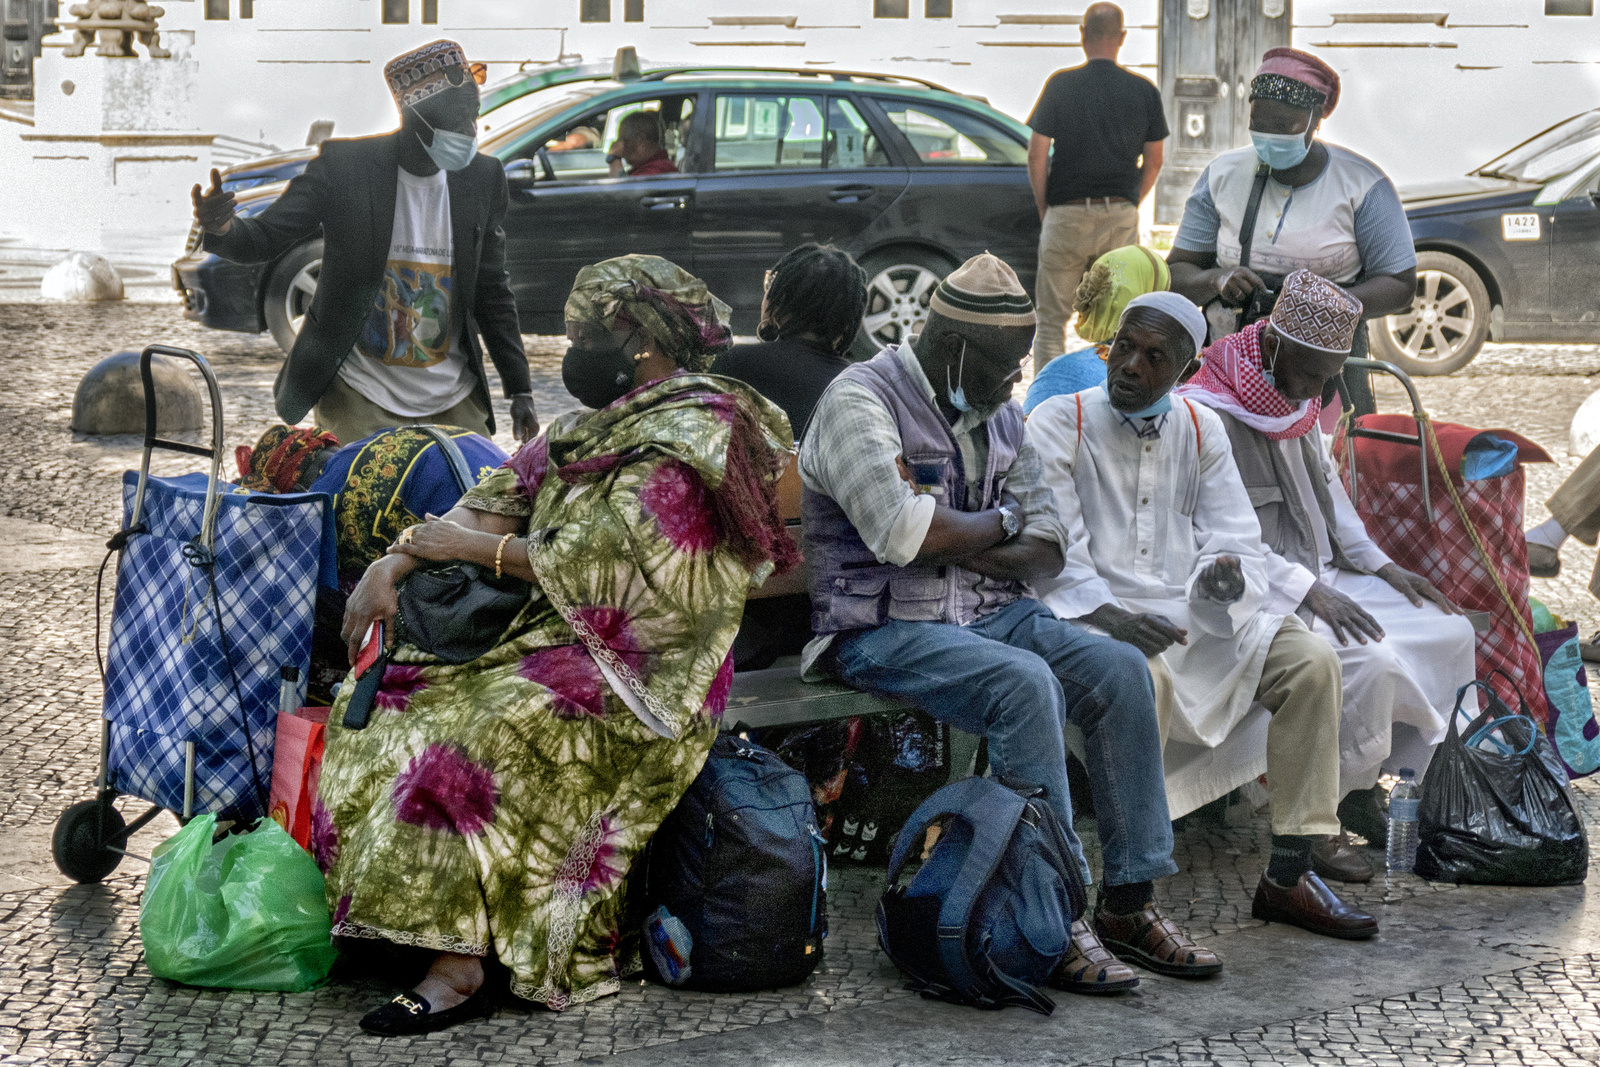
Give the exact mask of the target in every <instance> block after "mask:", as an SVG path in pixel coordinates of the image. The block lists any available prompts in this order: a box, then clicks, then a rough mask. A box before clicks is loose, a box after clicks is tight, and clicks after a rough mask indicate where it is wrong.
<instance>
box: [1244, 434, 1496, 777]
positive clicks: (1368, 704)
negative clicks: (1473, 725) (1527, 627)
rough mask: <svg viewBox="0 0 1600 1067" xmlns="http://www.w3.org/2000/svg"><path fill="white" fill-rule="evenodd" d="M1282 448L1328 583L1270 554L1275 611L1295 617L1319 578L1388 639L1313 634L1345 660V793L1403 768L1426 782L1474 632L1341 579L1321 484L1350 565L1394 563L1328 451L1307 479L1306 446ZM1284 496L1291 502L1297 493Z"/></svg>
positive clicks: (1366, 582)
mask: <svg viewBox="0 0 1600 1067" xmlns="http://www.w3.org/2000/svg"><path fill="white" fill-rule="evenodd" d="M1276 446H1277V448H1278V450H1279V451H1280V452H1281V453H1282V454H1283V457H1284V460H1285V461H1286V462H1287V464H1288V467H1289V470H1290V471H1292V472H1293V475H1294V481H1295V484H1294V487H1293V488H1294V489H1295V490H1296V491H1297V492H1298V494H1299V496H1300V500H1301V502H1302V504H1304V505H1305V506H1306V511H1307V513H1308V514H1309V515H1310V516H1311V529H1312V533H1313V535H1314V536H1315V537H1316V542H1317V558H1318V560H1320V562H1321V566H1320V572H1321V573H1320V574H1317V575H1313V574H1312V573H1311V572H1310V571H1309V570H1307V569H1306V568H1305V567H1302V566H1300V565H1299V564H1297V563H1291V562H1289V561H1288V560H1287V559H1285V558H1284V557H1282V556H1280V555H1278V554H1277V553H1275V552H1269V553H1268V554H1267V582H1268V585H1269V586H1270V587H1271V589H1272V593H1271V596H1270V597H1269V598H1268V601H1267V604H1266V607H1267V610H1269V611H1278V612H1284V613H1287V612H1291V611H1293V610H1295V607H1296V606H1297V605H1298V604H1299V603H1300V602H1301V601H1302V600H1304V599H1305V595H1306V590H1308V589H1310V588H1311V583H1312V582H1314V581H1316V580H1317V578H1321V579H1322V581H1323V582H1324V583H1325V584H1327V585H1330V586H1332V587H1333V588H1334V589H1337V590H1338V591H1339V592H1341V593H1343V594H1344V595H1345V596H1347V597H1349V598H1350V599H1351V600H1354V601H1355V602H1356V603H1357V604H1359V605H1361V607H1362V608H1363V609H1364V610H1365V611H1366V612H1367V614H1369V615H1371V616H1372V617H1373V618H1374V619H1376V620H1378V625H1379V626H1381V627H1382V628H1383V632H1384V635H1385V636H1384V639H1383V640H1382V641H1378V642H1373V641H1370V640H1369V641H1368V643H1367V644H1365V645H1363V644H1360V643H1358V642H1357V641H1355V640H1354V639H1350V643H1349V644H1348V645H1341V644H1339V641H1338V639H1337V638H1336V637H1334V636H1333V630H1332V628H1331V627H1329V626H1328V624H1327V623H1325V622H1323V621H1322V620H1321V619H1317V620H1316V621H1315V623H1314V624H1313V625H1312V627H1311V628H1312V631H1313V632H1314V633H1317V634H1320V635H1322V636H1323V637H1325V638H1327V640H1328V643H1329V644H1330V645H1332V646H1333V650H1334V651H1335V652H1337V653H1338V654H1339V666H1340V668H1341V671H1342V674H1343V677H1344V716H1343V718H1342V719H1341V721H1340V729H1339V770H1340V776H1341V779H1342V784H1343V786H1344V788H1346V789H1354V788H1359V787H1362V786H1367V785H1371V784H1373V783H1374V782H1376V781H1377V777H1378V773H1379V771H1380V770H1386V771H1389V772H1391V773H1393V772H1395V771H1398V770H1399V769H1400V767H1402V766H1406V767H1411V768H1412V769H1414V770H1415V771H1416V772H1417V775H1418V776H1419V777H1420V776H1421V775H1422V774H1423V772H1424V771H1425V770H1426V769H1427V764H1428V761H1429V759H1431V758H1432V755H1433V748H1434V746H1435V745H1437V744H1438V743H1439V742H1440V741H1441V740H1442V739H1443V738H1444V734H1445V730H1446V729H1447V728H1448V727H1449V724H1450V712H1451V710H1452V709H1453V708H1454V706H1455V696H1456V690H1457V689H1459V688H1461V686H1463V685H1465V684H1467V683H1468V682H1470V681H1472V679H1473V677H1474V676H1475V672H1476V661H1475V659H1474V652H1475V640H1476V639H1475V636H1474V634H1473V631H1472V624H1471V623H1470V622H1469V621H1468V620H1467V619H1466V617H1465V616H1461V615H1446V614H1445V613H1444V612H1442V611H1440V610H1439V609H1438V608H1437V607H1435V606H1433V605H1432V604H1430V603H1426V602H1424V604H1423V606H1422V607H1420V608H1419V607H1416V606H1414V605H1413V604H1412V603H1411V602H1410V601H1409V600H1407V599H1406V598H1405V596H1404V595H1403V594H1402V593H1400V592H1399V591H1398V590H1397V589H1395V588H1394V587H1393V586H1391V585H1390V584H1389V583H1388V582H1386V581H1384V580H1383V579H1382V578H1377V577H1373V576H1371V575H1367V574H1356V573H1354V572H1351V571H1341V570H1337V569H1336V568H1335V567H1334V566H1333V548H1332V546H1331V545H1330V544H1329V542H1328V532H1327V528H1326V527H1325V525H1324V524H1323V523H1322V522H1320V521H1318V518H1319V513H1318V509H1317V500H1316V497H1315V495H1313V494H1314V490H1313V488H1312V486H1313V483H1312V481H1311V478H1312V477H1313V476H1315V477H1319V478H1321V479H1323V480H1324V481H1325V482H1327V485H1328V494H1329V496H1330V497H1331V498H1332V501H1333V511H1334V525H1335V528H1336V530H1337V531H1338V534H1339V545H1340V547H1341V548H1343V549H1344V553H1345V555H1346V556H1348V557H1349V558H1350V561H1351V562H1352V563H1354V564H1355V565H1356V566H1358V567H1362V568H1364V569H1366V570H1369V571H1376V570H1378V568H1380V567H1382V566H1384V565H1385V564H1387V563H1390V562H1392V561H1391V560H1390V559H1389V557H1388V555H1387V554H1385V553H1384V551H1383V549H1381V548H1379V547H1378V546H1377V544H1376V543H1374V542H1373V540H1372V538H1371V537H1370V536H1368V534H1367V528H1366V525H1365V524H1364V523H1363V522H1362V521H1361V516H1360V515H1359V514H1357V513H1356V509H1355V508H1354V507H1353V506H1352V505H1351V503H1350V497H1349V495H1348V494H1347V493H1346V492H1345V489H1344V484H1343V482H1342V481H1341V480H1340V478H1339V477H1338V469H1337V468H1336V467H1335V466H1334V462H1333V458H1332V457H1331V456H1330V455H1328V452H1327V449H1326V446H1324V448H1323V451H1322V453H1321V464H1320V469H1319V470H1317V471H1315V472H1312V471H1309V470H1307V468H1306V464H1305V460H1304V458H1303V456H1304V453H1303V452H1302V451H1301V448H1300V442H1299V441H1297V440H1295V441H1278V442H1276ZM1283 489H1284V491H1285V492H1288V491H1289V489H1290V487H1289V486H1284V487H1283ZM1474 706H1475V705H1474ZM1396 727H1400V729H1396Z"/></svg>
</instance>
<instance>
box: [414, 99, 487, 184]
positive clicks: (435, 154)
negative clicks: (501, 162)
mask: <svg viewBox="0 0 1600 1067" xmlns="http://www.w3.org/2000/svg"><path fill="white" fill-rule="evenodd" d="M412 113H413V114H415V115H416V116H417V118H419V119H422V124H423V125H424V126H426V127H428V129H430V130H433V143H432V144H431V145H430V144H424V145H423V146H422V149H423V151H425V152H427V153H428V158H429V159H431V160H433V162H434V165H435V166H437V167H438V168H439V169H440V170H448V171H457V170H465V169H466V167H467V164H469V163H471V162H472V159H473V157H474V156H476V155H477V154H478V131H477V128H476V127H474V128H473V131H472V133H471V134H470V135H468V134H465V133H453V132H451V131H450V130H438V129H434V126H433V123H431V122H429V121H428V120H427V119H423V118H422V112H420V111H417V110H416V109H414V108H413V109H412ZM417 141H418V142H419V143H420V142H421V141H422V137H421V136H420V135H418V137H417Z"/></svg>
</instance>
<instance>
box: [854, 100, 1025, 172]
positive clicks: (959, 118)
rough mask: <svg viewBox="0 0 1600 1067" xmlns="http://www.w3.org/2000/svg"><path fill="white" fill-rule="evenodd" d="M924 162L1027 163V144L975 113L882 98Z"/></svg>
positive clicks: (891, 119) (892, 120)
mask: <svg viewBox="0 0 1600 1067" xmlns="http://www.w3.org/2000/svg"><path fill="white" fill-rule="evenodd" d="M878 103H879V104H881V105H882V106H883V110H884V111H885V112H887V113H888V115H889V121H890V122H892V123H894V124H895V125H896V126H898V127H899V128H900V132H901V133H903V134H905V135H906V139H907V140H908V141H910V142H911V147H912V148H913V149H915V150H916V153H917V156H918V157H919V158H920V159H921V160H922V162H924V163H932V164H936V165H940V164H944V165H948V164H958V165H960V164H985V163H987V164H994V165H1001V166H1017V165H1026V164H1027V162H1028V149H1027V146H1025V145H1023V144H1021V143H1019V142H1018V141H1017V140H1016V138H1014V137H1012V136H1011V135H1010V134H1008V133H1006V132H1005V131H1003V130H1001V129H1000V128H999V127H997V126H994V125H992V124H990V123H988V122H986V121H984V120H983V119H980V118H978V117H977V116H975V115H969V114H967V113H965V112H962V111H959V110H957V109H955V108H947V107H939V106H937V105H933V104H914V105H913V104H910V103H908V102H906V101H904V100H881V99H880V100H879V101H878Z"/></svg>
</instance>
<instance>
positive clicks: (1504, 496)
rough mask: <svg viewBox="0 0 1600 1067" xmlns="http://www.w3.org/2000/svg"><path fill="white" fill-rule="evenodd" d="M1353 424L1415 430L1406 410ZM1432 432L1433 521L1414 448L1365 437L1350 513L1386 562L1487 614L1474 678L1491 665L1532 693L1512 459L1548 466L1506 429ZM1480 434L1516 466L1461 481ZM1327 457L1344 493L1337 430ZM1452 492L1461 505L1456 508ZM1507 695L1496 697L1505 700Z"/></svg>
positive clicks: (1534, 654) (1534, 669)
mask: <svg viewBox="0 0 1600 1067" xmlns="http://www.w3.org/2000/svg"><path fill="white" fill-rule="evenodd" d="M1357 425H1359V426H1361V427H1362V428H1364V429H1369V430H1387V431H1390V432H1392V433H1410V434H1415V433H1416V429H1417V424H1416V420H1415V419H1414V418H1413V417H1412V416H1410V415H1364V416H1362V417H1361V418H1360V419H1358V420H1357ZM1432 428H1433V431H1434V433H1435V435H1436V436H1437V438H1438V444H1439V452H1440V453H1442V454H1443V456H1444V462H1445V466H1446V468H1447V469H1448V474H1446V473H1445V472H1444V471H1441V470H1440V466H1439V457H1438V455H1437V454H1436V453H1435V452H1434V450H1433V446H1432V445H1431V444H1429V445H1428V446H1427V451H1428V495H1429V496H1431V497H1432V498H1433V512H1434V521H1433V522H1432V523H1431V524H1430V523H1429V522H1428V519H1427V513H1426V512H1425V511H1424V509H1423V503H1422V479H1421V475H1422V451H1421V450H1420V449H1418V448H1417V447H1416V446H1415V445H1410V444H1402V443H1398V442H1393V441H1381V440H1374V439H1372V438H1370V437H1356V438H1355V439H1354V440H1355V462H1356V472H1357V479H1356V493H1355V494H1354V496H1355V501H1354V503H1355V506H1356V511H1357V512H1359V513H1360V515H1361V518H1362V521H1364V522H1365V523H1366V526H1367V532H1368V533H1369V534H1371V535H1372V539H1373V540H1374V541H1376V542H1377V543H1378V547H1380V548H1382V549H1383V550H1384V552H1386V553H1388V555H1389V558H1391V559H1393V560H1394V561H1395V562H1396V563H1398V564H1399V565H1400V566H1402V567H1404V568H1406V569H1407V570H1409V571H1415V572H1416V573H1418V574H1420V575H1422V576H1423V577H1425V578H1427V579H1428V581H1430V582H1432V583H1433V584H1434V585H1435V586H1437V587H1438V588H1439V591H1440V592H1442V593H1444V595H1445V596H1447V597H1449V598H1450V599H1451V600H1452V601H1454V602H1455V603H1456V604H1457V605H1459V606H1460V607H1462V608H1464V609H1466V610H1467V611H1487V612H1488V613H1489V615H1490V618H1491V622H1490V626H1489V629H1488V630H1487V631H1486V632H1484V633H1480V634H1479V635H1478V650H1477V652H1478V655H1477V666H1478V677H1479V678H1492V677H1493V675H1492V674H1491V671H1492V670H1493V669H1494V668H1496V667H1498V668H1499V669H1500V670H1503V671H1505V672H1506V674H1507V675H1509V676H1510V677H1511V679H1512V680H1513V681H1514V682H1515V683H1516V684H1517V686H1519V687H1520V688H1521V690H1522V691H1523V692H1525V693H1538V692H1542V691H1543V689H1544V666H1543V662H1542V660H1541V659H1540V656H1539V649H1538V646H1537V645H1536V644H1535V643H1534V639H1533V616H1532V613H1531V612H1530V611H1529V608H1528V548H1527V544H1526V542H1525V541H1524V540H1523V537H1522V498H1523V470H1522V464H1524V463H1549V462H1551V459H1550V456H1549V454H1548V453H1546V452H1545V450H1544V449H1542V448H1540V447H1539V446H1538V445H1536V444H1534V443H1533V442H1532V441H1529V440H1528V439H1527V438H1525V437H1522V436H1521V435H1519V434H1516V433H1513V432H1512V431H1510V430H1501V429H1496V430H1493V431H1481V430H1474V429H1471V428H1469V427H1466V426H1457V425H1453V424H1451V423H1436V424H1433V427H1432ZM1483 432H1492V433H1493V434H1494V435H1495V436H1496V437H1499V438H1501V439H1502V440H1507V441H1511V442H1514V443H1515V444H1516V445H1517V466H1516V468H1515V469H1513V470H1512V471H1511V473H1510V474H1506V475H1503V476H1501V477H1498V478H1484V479H1481V480H1478V481H1471V482H1468V481H1465V480H1463V479H1462V477H1461V457H1462V454H1463V453H1464V452H1465V451H1466V447H1467V443H1468V442H1469V441H1471V440H1472V439H1473V438H1474V437H1476V436H1477V435H1478V434H1479V433H1483ZM1333 453H1334V456H1335V458H1336V459H1337V460H1338V462H1339V467H1340V472H1341V473H1342V474H1343V475H1344V479H1345V488H1346V489H1349V487H1350V480H1349V472H1348V470H1347V469H1346V467H1347V465H1348V462H1349V452H1348V450H1347V449H1346V447H1345V442H1344V439H1343V435H1342V434H1341V435H1340V439H1338V440H1336V441H1335V442H1334V445H1333ZM1446 477H1448V478H1449V484H1448V485H1447V484H1446V483H1445V478H1446ZM1452 487H1454V489H1455V493H1454V495H1452V493H1451V491H1450V490H1451V488H1452ZM1456 498H1459V499H1460V501H1461V509H1460V510H1458V509H1457V507H1456V503H1455V500H1456ZM1462 510H1464V511H1465V512H1466V516H1465V521H1464V519H1463V516H1462V514H1461V511H1462ZM1468 521H1470V523H1471V527H1470V528H1469V527H1468ZM1474 534H1476V535H1477V536H1476V539H1474V536H1473V535H1474ZM1480 544H1481V545H1482V551H1481V552H1480V551H1479V545H1480ZM1490 568H1493V570H1492V571H1491V569H1490ZM1497 579H1498V580H1497ZM1514 695H1515V694H1511V693H1505V694H1502V696H1503V697H1504V698H1505V699H1507V700H1510V699H1512V698H1513V697H1514ZM1545 712H1546V708H1545V706H1544V702H1543V701H1538V702H1536V705H1535V708H1534V712H1533V714H1534V717H1536V718H1538V719H1539V720H1540V725H1541V726H1542V725H1543V720H1544V718H1545Z"/></svg>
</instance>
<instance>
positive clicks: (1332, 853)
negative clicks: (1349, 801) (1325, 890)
mask: <svg viewBox="0 0 1600 1067" xmlns="http://www.w3.org/2000/svg"><path fill="white" fill-rule="evenodd" d="M1311 869H1312V870H1313V871H1316V872H1317V874H1319V875H1321V876H1322V877H1323V878H1332V879H1333V880H1334V881H1335V882H1370V881H1372V864H1371V863H1370V862H1368V860H1367V857H1366V856H1364V855H1363V854H1362V852H1361V850H1360V849H1359V848H1356V846H1354V845H1352V844H1351V843H1350V836H1349V835H1348V834H1344V833H1339V834H1335V835H1333V836H1331V837H1324V838H1323V839H1322V840H1321V841H1318V842H1317V843H1316V844H1314V845H1312V846H1311Z"/></svg>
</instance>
